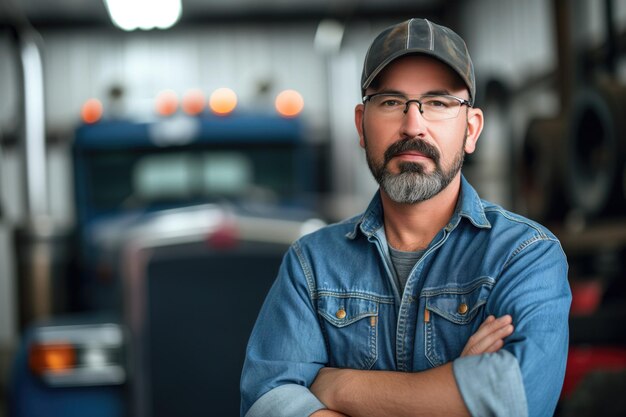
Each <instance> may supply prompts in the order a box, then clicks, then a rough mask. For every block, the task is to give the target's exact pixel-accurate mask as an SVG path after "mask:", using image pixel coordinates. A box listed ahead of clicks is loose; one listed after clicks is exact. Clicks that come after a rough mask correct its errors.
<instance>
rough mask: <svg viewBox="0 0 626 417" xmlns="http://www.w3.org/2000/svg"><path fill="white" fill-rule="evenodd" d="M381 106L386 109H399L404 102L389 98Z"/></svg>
mask: <svg viewBox="0 0 626 417" xmlns="http://www.w3.org/2000/svg"><path fill="white" fill-rule="evenodd" d="M381 105H382V106H385V107H397V106H402V101H400V100H398V99H396V98H387V99H384V100H382V102H381Z"/></svg>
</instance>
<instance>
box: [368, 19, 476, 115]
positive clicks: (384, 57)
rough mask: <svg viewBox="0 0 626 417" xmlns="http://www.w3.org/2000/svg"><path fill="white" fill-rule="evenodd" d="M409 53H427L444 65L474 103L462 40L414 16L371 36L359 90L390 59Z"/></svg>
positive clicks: (471, 72) (468, 61) (473, 85)
mask: <svg viewBox="0 0 626 417" xmlns="http://www.w3.org/2000/svg"><path fill="white" fill-rule="evenodd" d="M410 54H425V55H429V56H432V57H433V58H437V59H438V60H440V61H442V62H443V63H445V64H447V65H448V66H449V67H450V68H452V69H453V70H454V71H455V72H456V73H457V74H458V75H459V76H460V77H461V79H462V80H463V81H464V82H465V84H466V85H467V88H468V90H469V92H470V102H472V104H473V102H474V98H475V97H476V80H475V78H474V65H473V64H472V59H471V58H470V55H469V51H468V50H467V46H466V45H465V41H463V39H462V38H461V37H460V36H459V35H457V34H456V33H455V32H454V31H452V30H451V29H448V28H447V27H445V26H441V25H438V24H436V23H433V22H430V21H428V20H426V19H417V18H415V19H410V20H407V21H404V22H402V23H398V24H396V25H393V26H390V27H388V28H387V29H385V30H383V31H382V32H381V33H380V34H379V35H378V36H377V37H376V39H374V41H373V42H372V44H371V45H370V47H369V49H368V51H367V55H365V62H364V64H363V74H362V75H361V89H362V92H363V93H364V92H365V89H367V87H369V86H370V84H371V83H372V81H373V80H374V79H375V78H376V77H377V76H378V74H380V72H381V71H382V70H383V69H384V68H385V67H386V66H387V65H388V64H389V63H390V62H392V61H393V60H395V59H397V58H400V57H402V56H405V55H410Z"/></svg>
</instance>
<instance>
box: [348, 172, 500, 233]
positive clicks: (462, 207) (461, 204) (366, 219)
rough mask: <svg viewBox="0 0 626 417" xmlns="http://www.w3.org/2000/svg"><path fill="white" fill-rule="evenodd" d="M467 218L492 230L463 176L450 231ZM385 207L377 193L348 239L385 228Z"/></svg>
mask: <svg viewBox="0 0 626 417" xmlns="http://www.w3.org/2000/svg"><path fill="white" fill-rule="evenodd" d="M462 217H465V218H466V219H468V220H469V221H470V222H471V224H473V225H474V226H475V227H478V228H491V223H489V220H487V216H485V209H484V207H483V204H482V201H481V199H480V197H479V196H478V193H477V192H476V190H475V189H474V187H472V186H471V185H470V183H469V182H467V180H466V179H465V177H464V176H463V175H461V194H460V196H459V201H458V202H457V205H456V209H455V210H454V213H453V214H452V217H451V218H450V221H449V222H448V225H447V226H446V228H447V229H448V231H452V230H453V229H455V228H456V227H457V226H458V225H459V223H460V221H461V218H462ZM383 224H384V223H383V206H382V200H381V198H380V191H377V192H376V194H375V195H374V198H372V201H370V204H369V206H368V207H367V209H366V210H365V211H364V212H363V214H362V215H361V216H360V218H359V219H358V220H357V222H356V224H355V226H354V229H353V230H351V231H350V232H349V233H348V234H347V235H346V237H348V238H349V239H354V238H356V236H357V233H358V231H359V230H361V232H362V233H363V234H364V235H366V236H367V237H370V236H372V235H373V234H374V233H376V231H377V230H378V229H380V228H381V227H383Z"/></svg>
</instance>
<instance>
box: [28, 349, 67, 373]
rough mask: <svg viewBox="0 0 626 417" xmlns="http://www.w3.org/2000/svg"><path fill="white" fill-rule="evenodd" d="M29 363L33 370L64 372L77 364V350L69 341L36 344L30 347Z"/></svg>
mask: <svg viewBox="0 0 626 417" xmlns="http://www.w3.org/2000/svg"><path fill="white" fill-rule="evenodd" d="M28 364H29V366H30V368H31V370H32V371H33V372H35V373H36V374H38V375H41V374H43V373H45V372H64V371H69V370H71V369H73V368H74V367H75V366H76V350H75V349H74V346H72V345H71V344H69V343H63V342H58V343H45V344H34V345H32V346H31V348H30V352H29V358H28Z"/></svg>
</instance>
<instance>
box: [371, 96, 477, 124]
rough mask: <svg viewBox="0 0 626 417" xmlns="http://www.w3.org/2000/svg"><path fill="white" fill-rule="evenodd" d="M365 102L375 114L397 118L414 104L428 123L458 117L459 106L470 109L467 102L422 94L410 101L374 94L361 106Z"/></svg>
mask: <svg viewBox="0 0 626 417" xmlns="http://www.w3.org/2000/svg"><path fill="white" fill-rule="evenodd" d="M367 102H369V103H370V104H371V106H372V110H373V111H375V112H376V113H377V114H379V115H381V116H388V117H398V118H399V117H402V116H403V115H404V114H406V113H407V112H408V111H409V105H410V104H411V103H415V104H417V108H418V109H419V111H420V113H421V114H422V117H423V118H424V119H426V120H429V121H437V120H446V119H454V118H455V117H457V116H458V115H459V111H460V109H461V106H463V105H465V106H467V107H472V103H470V102H469V101H467V100H465V99H462V98H460V97H456V96H451V95H447V94H424V95H422V96H420V97H419V98H415V99H410V98H408V97H407V96H405V95H403V94H395V93H376V94H370V95H367V96H364V97H363V104H365V103H367Z"/></svg>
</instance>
